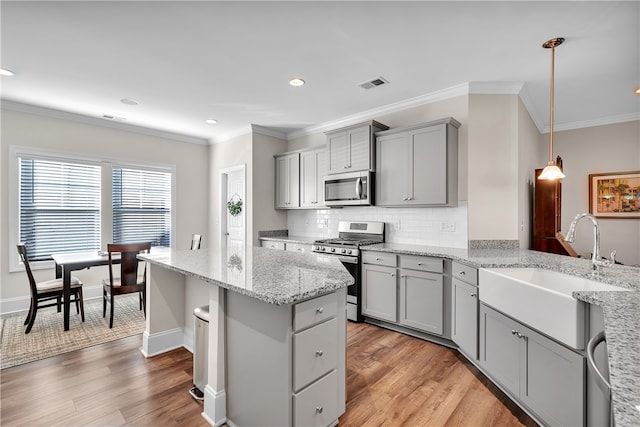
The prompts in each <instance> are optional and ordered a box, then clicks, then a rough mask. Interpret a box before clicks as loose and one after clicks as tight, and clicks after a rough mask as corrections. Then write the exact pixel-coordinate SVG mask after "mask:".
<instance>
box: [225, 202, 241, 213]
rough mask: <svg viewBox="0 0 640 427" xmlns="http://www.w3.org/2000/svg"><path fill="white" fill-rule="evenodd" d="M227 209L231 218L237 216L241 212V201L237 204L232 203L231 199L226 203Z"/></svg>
mask: <svg viewBox="0 0 640 427" xmlns="http://www.w3.org/2000/svg"><path fill="white" fill-rule="evenodd" d="M227 209H228V210H229V213H230V214H231V216H237V215H239V214H240V212H242V199H238V201H237V202H234V201H233V199H231V200H229V201H228V202H227Z"/></svg>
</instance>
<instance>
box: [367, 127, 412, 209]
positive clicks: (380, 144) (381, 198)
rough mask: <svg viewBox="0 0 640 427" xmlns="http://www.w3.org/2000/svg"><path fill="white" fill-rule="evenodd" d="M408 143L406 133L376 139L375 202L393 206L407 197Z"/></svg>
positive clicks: (401, 202)
mask: <svg viewBox="0 0 640 427" xmlns="http://www.w3.org/2000/svg"><path fill="white" fill-rule="evenodd" d="M408 159H409V145H408V139H407V136H406V134H404V133H402V134H396V135H389V136H386V137H380V138H378V139H377V140H376V204H377V205H379V206H393V205H399V204H403V203H406V201H405V200H403V199H406V198H408V197H409V192H408V191H409V190H408V188H409V184H408V180H409V174H410V173H411V172H410V170H409V168H408V167H407V166H408Z"/></svg>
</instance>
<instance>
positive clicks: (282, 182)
mask: <svg viewBox="0 0 640 427" xmlns="http://www.w3.org/2000/svg"><path fill="white" fill-rule="evenodd" d="M275 185H276V203H275V206H276V209H290V208H297V207H299V206H300V153H293V154H287V155H283V156H277V157H276V184H275Z"/></svg>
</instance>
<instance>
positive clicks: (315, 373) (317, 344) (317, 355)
mask: <svg viewBox="0 0 640 427" xmlns="http://www.w3.org/2000/svg"><path fill="white" fill-rule="evenodd" d="M337 328H338V326H337V320H336V319H335V318H333V319H331V320H329V321H327V322H324V323H321V324H319V325H316V326H314V327H313V328H310V329H307V330H305V331H302V332H299V333H297V334H295V335H294V336H293V390H294V391H299V390H300V389H302V388H303V387H306V386H307V385H309V384H311V383H312V382H313V381H315V380H317V379H318V378H320V377H321V376H323V375H325V374H326V373H328V372H331V371H333V370H334V369H336V367H337V363H338V362H337V359H338V343H337V342H336V331H337V330H338V329H337Z"/></svg>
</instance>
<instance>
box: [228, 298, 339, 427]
mask: <svg viewBox="0 0 640 427" xmlns="http://www.w3.org/2000/svg"><path fill="white" fill-rule="evenodd" d="M225 308H226V314H227V320H226V328H227V334H226V337H227V342H226V346H227V354H226V356H225V358H226V376H227V379H226V390H225V391H226V393H227V417H228V419H229V424H230V425H239V426H241V425H273V426H276V425H277V426H330V425H335V424H336V423H337V421H338V417H339V416H340V415H341V414H343V413H344V411H345V402H346V289H340V290H338V291H336V292H333V293H330V294H327V295H323V296H320V297H316V298H312V299H309V300H306V301H302V302H299V303H295V304H288V305H285V306H274V305H272V304H267V303H265V302H262V301H258V300H256V299H254V298H250V297H247V296H244V295H241V294H237V293H235V292H229V293H228V294H227V300H226V307H225Z"/></svg>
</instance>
